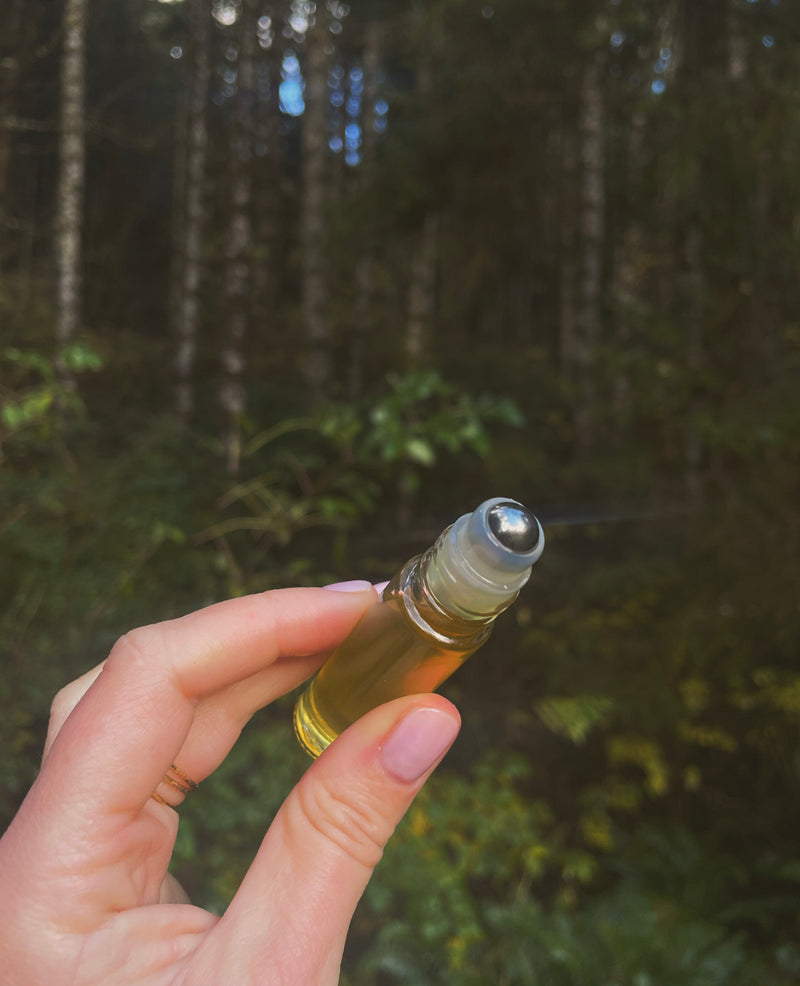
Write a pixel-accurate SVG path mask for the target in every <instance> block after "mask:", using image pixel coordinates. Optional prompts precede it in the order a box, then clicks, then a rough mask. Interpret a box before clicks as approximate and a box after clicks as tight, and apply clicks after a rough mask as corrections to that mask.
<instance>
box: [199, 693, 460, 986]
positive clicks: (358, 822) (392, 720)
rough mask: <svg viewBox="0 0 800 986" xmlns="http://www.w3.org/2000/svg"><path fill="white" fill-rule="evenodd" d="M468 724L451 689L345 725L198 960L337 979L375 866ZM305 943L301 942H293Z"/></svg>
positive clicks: (292, 978) (279, 821)
mask: <svg viewBox="0 0 800 986" xmlns="http://www.w3.org/2000/svg"><path fill="white" fill-rule="evenodd" d="M459 726H460V720H459V716H458V712H457V711H456V710H455V708H454V707H453V706H452V705H451V704H450V703H449V702H447V700H446V699H444V698H442V697H441V696H438V695H416V696H411V697H409V698H403V699H397V700H396V701H394V702H390V703H388V704H387V705H384V706H381V707H380V708H378V709H375V710H373V711H372V712H370V713H368V714H367V715H366V716H364V717H363V718H362V719H361V720H359V721H358V722H357V723H355V724H354V725H353V726H351V727H350V729H348V730H347V731H346V732H345V733H343V734H342V736H340V737H339V739H337V740H336V742H335V743H333V744H332V745H331V746H330V747H329V748H328V749H327V750H326V751H325V753H323V755H322V756H321V757H320V758H319V759H318V760H317V761H315V763H314V764H313V765H312V766H311V767H310V768H309V770H308V772H307V773H306V775H305V776H304V777H303V778H302V780H301V781H300V783H299V784H298V785H297V787H296V788H295V789H294V791H293V792H292V793H291V795H290V796H289V798H288V799H287V801H286V802H285V804H284V805H283V807H282V808H281V810H280V812H279V813H278V815H277V816H276V818H275V821H274V822H273V824H272V826H271V827H270V830H269V832H268V833H267V835H266V837H265V838H264V841H263V843H262V846H261V849H260V850H259V853H258V855H257V857H256V860H255V861H254V863H253V865H252V866H251V868H250V870H249V872H248V873H247V876H246V878H245V880H244V882H243V883H242V886H241V888H240V890H239V892H238V893H237V895H236V897H235V898H234V900H233V902H232V903H231V906H230V907H229V909H228V911H227V912H226V913H225V915H224V916H223V918H222V919H221V921H220V923H219V924H218V925H217V927H216V928H215V929H214V931H213V933H212V934H211V935H210V936H209V939H208V940H207V941H206V942H205V943H204V945H203V947H202V948H201V951H200V953H199V954H198V962H199V963H200V964H201V965H202V966H203V967H204V968H206V969H216V970H217V971H218V973H219V976H222V975H223V971H224V974H225V976H227V981H231V982H238V981H247V975H248V972H252V970H253V969H254V968H265V967H267V964H269V967H270V968H271V969H272V970H273V976H274V978H271V979H270V981H271V982H273V981H274V982H276V983H284V982H285V983H299V982H302V983H312V982H313V983H315V984H319V986H326V984H335V983H336V982H338V968H339V962H340V959H341V951H342V948H343V946H344V940H345V936H346V933H347V929H348V927H349V924H350V920H351V918H352V914H353V911H354V910H355V907H356V904H357V903H358V901H359V899H360V897H361V895H362V894H363V892H364V888H365V887H366V885H367V881H368V880H369V877H370V875H371V873H372V870H373V868H374V866H375V865H376V864H377V862H378V861H379V859H380V857H381V854H382V852H383V847H384V846H385V844H386V842H387V841H388V839H389V837H390V836H391V834H392V832H393V831H394V829H395V826H396V825H397V823H398V822H399V821H400V819H401V818H402V816H403V814H404V813H405V812H406V810H407V808H408V807H409V805H410V804H411V802H412V800H413V798H414V796H415V795H416V793H417V792H418V791H419V789H420V788H421V787H422V785H423V784H424V782H425V780H426V779H427V777H428V776H429V774H430V772H431V770H432V769H433V767H434V766H435V765H436V764H437V763H438V762H439V760H440V759H441V758H442V756H443V755H444V754H445V752H446V751H447V749H448V748H449V747H450V745H451V743H452V742H453V740H454V739H455V736H456V734H457V733H458V729H459ZM233 940H235V941H236V946H237V947H236V949H235V950H231V948H230V943H231V941H233ZM297 941H302V942H303V948H302V949H301V950H299V951H298V949H297V948H296V947H291V943H292V942H297ZM232 958H233V959H234V961H235V962H236V963H239V964H238V965H236V966H235V967H234V968H231V965H230V963H231V960H232ZM212 980H213V981H217V980H216V979H214V978H213V976H212V978H211V979H209V981H212ZM220 981H221V979H220Z"/></svg>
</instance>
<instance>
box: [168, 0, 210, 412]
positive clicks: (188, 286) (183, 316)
mask: <svg viewBox="0 0 800 986" xmlns="http://www.w3.org/2000/svg"><path fill="white" fill-rule="evenodd" d="M189 16H190V32H191V51H192V70H191V81H190V87H189V97H188V103H187V108H186V127H185V140H186V146H185V149H184V148H181V146H180V143H181V142H180V140H178V142H177V147H176V154H175V167H176V169H177V170H178V175H179V176H180V177H181V179H183V177H184V176H185V182H184V181H183V180H181V182H180V184H182V185H183V188H184V194H183V202H182V203H180V202H177V201H175V202H173V208H174V209H180V208H181V205H182V211H183V214H182V218H181V221H180V222H177V223H176V231H178V232H179V235H180V236H181V242H180V243H176V245H175V251H176V253H177V254H178V258H179V259H178V262H177V268H178V272H179V286H178V291H177V305H176V309H175V312H174V320H175V322H174V324H175V335H176V349H175V411H176V414H177V417H178V420H179V421H180V422H181V423H182V424H186V423H187V422H188V421H189V418H190V417H191V414H192V410H193V407H194V389H193V379H192V378H193V375H194V364H195V355H196V352H197V336H198V330H199V322H200V284H201V281H202V268H203V239H204V236H205V226H206V195H205V183H206V163H207V158H208V123H207V118H206V100H207V97H208V86H209V79H210V64H209V50H208V49H209V41H210V26H211V10H210V8H209V6H208V3H207V0H189ZM179 136H180V135H179ZM176 184H178V183H176Z"/></svg>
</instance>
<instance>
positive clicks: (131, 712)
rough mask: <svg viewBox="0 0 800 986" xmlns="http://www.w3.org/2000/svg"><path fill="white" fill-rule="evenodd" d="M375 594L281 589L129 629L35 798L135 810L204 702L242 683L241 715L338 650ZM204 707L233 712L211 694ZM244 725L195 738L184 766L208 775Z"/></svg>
mask: <svg viewBox="0 0 800 986" xmlns="http://www.w3.org/2000/svg"><path fill="white" fill-rule="evenodd" d="M374 598H375V596H374V592H373V590H372V589H371V588H370V587H369V586H368V585H366V584H365V590H364V591H362V592H346V593H343V592H331V591H328V590H325V589H280V590H275V591H273V592H269V593H264V594H262V595H257V596H248V597H243V598H240V599H233V600H228V601H227V602H224V603H218V604H216V605H214V606H210V607H208V608H207V609H204V610H201V611H199V612H197V613H193V614H191V615H190V616H186V617H182V618H181V619H177V620H173V621H170V622H168V623H162V624H158V625H155V626H151V627H144V628H142V629H140V630H136V631H134V632H133V633H131V634H127V635H126V636H125V637H123V638H122V639H121V640H120V641H119V642H118V643H117V645H116V646H115V647H114V649H113V650H112V653H111V655H110V656H109V658H108V659H107V661H106V662H105V664H104V665H103V666H102V669H101V670H100V671H99V673H98V674H97V675H96V678H95V680H94V682H93V683H92V684H91V687H89V688H88V691H86V693H85V695H84V696H83V697H82V698H81V700H80V701H79V702H78V704H77V706H76V707H75V709H74V710H73V712H72V714H71V715H69V718H68V719H67V721H66V722H64V723H63V725H62V726H61V730H60V732H59V733H58V736H57V737H56V739H55V741H54V742H53V743H52V746H51V748H50V750H49V753H48V756H47V760H46V763H45V764H44V767H43V770H42V772H41V773H40V775H39V778H38V779H37V782H36V784H35V785H34V790H33V791H32V797H34V799H37V798H38V800H39V801H40V805H39V807H40V808H41V809H42V810H50V811H53V810H54V809H53V807H52V806H56V805H57V806H58V813H59V816H60V818H61V819H63V820H64V823H65V824H70V823H75V820H76V819H77V818H80V819H83V820H85V821H86V824H88V820H89V819H98V818H102V817H103V815H104V814H109V813H111V814H118V813H125V812H135V811H138V810H139V809H141V807H142V806H143V805H144V804H145V803H146V802H147V801H148V799H149V797H150V794H151V793H152V791H153V790H155V788H156V786H157V785H158V784H159V781H160V779H161V778H162V776H163V775H164V773H165V772H166V770H167V768H168V767H169V765H170V764H171V763H173V762H175V761H176V759H177V758H178V755H179V753H180V752H181V749H182V747H183V746H184V744H185V743H186V741H187V738H188V737H189V735H190V731H191V729H192V725H193V723H194V720H195V715H196V713H197V712H198V710H199V708H200V706H201V703H202V702H203V700H207V701H208V700H209V699H210V698H211V697H212V696H213V695H215V694H216V693H219V692H221V691H222V690H224V689H226V688H231V687H233V686H236V689H238V691H236V689H235V690H234V695H233V708H234V710H235V709H236V708H238V709H239V710H240V712H241V713H243V712H244V710H246V709H250V710H251V711H252V704H253V701H254V700H255V697H256V693H257V695H258V697H259V698H261V697H263V696H264V695H267V696H272V695H273V694H274V693H276V691H277V690H279V689H285V688H287V687H293V686H294V685H295V684H298V683H299V682H300V681H301V680H302V679H303V677H305V676H306V675H307V674H308V672H309V668H310V666H311V663H312V662H313V661H314V660H317V659H316V658H314V655H316V654H319V653H321V652H327V651H329V650H331V649H333V648H334V647H335V646H336V645H337V644H338V643H339V642H340V641H341V640H342V639H343V638H344V637H345V636H346V634H347V633H348V632H349V630H350V629H351V628H352V627H353V625H354V624H355V622H356V621H357V619H358V618H359V616H360V615H361V614H362V613H363V612H364V610H365V609H366V608H367V607H368V606H369V605H370V603H372V602H373V601H374ZM75 684H76V686H77V688H76V690H79V688H80V686H79V685H78V683H75ZM64 701H65V704H66V702H67V701H68V697H67V698H65V700H64ZM237 702H238V706H237ZM255 707H257V706H255ZM204 715H206V716H207V717H209V720H213V719H214V718H215V717H216V718H217V719H220V718H224V717H225V715H227V713H224V712H222V711H220V708H218V707H216V708H215V705H214V703H213V702H211V703H209V704H208V705H207V707H206V710H205V712H204ZM228 719H229V720H230V716H228ZM230 721H232V722H235V711H234V713H233V720H230ZM240 728H241V722H240V723H239V725H238V729H240ZM238 729H237V728H236V726H235V725H233V726H232V727H231V728H229V729H227V730H222V734H223V735H221V736H219V737H218V738H217V739H215V737H214V736H213V735H212V736H210V738H209V742H208V743H206V744H198V747H197V752H196V755H195V756H194V757H193V761H194V762H192V763H182V764H181V766H182V768H183V769H184V770H185V771H186V773H187V774H188V775H189V776H190V777H194V779H196V780H200V779H202V777H203V776H205V775H206V774H208V773H209V772H210V771H211V770H213V769H214V768H215V767H216V766H217V765H218V764H219V762H221V760H222V759H223V758H224V756H225V754H226V753H227V751H228V749H229V748H230V745H231V743H232V741H233V739H235V736H236V734H237V733H238ZM211 732H212V733H213V730H212V731H211ZM88 805H90V806H91V812H87V810H86V808H87V806H88Z"/></svg>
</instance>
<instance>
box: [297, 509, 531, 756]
mask: <svg viewBox="0 0 800 986" xmlns="http://www.w3.org/2000/svg"><path fill="white" fill-rule="evenodd" d="M543 548H544V532H543V531H542V526H541V524H540V523H539V521H538V520H537V519H536V517H534V515H533V514H532V513H531V512H530V511H529V510H528V509H527V508H526V507H524V506H523V505H522V504H521V503H517V502H516V501H515V500H508V499H505V498H503V497H495V498H494V499H491V500H486V501H485V502H484V503H482V504H481V505H480V506H479V507H478V508H477V509H475V510H474V511H473V512H472V513H470V514H464V516H463V517H459V519H458V520H457V521H456V522H455V523H454V524H452V525H451V526H450V527H448V528H447V529H446V530H445V531H443V532H442V534H440V535H439V537H438V538H437V539H436V541H435V542H434V544H433V545H432V546H431V547H430V548H429V549H428V550H427V551H425V552H424V553H423V554H421V555H418V556H417V557H415V558H412V559H411V560H410V561H408V562H406V564H405V565H404V566H403V567H402V568H401V569H400V571H399V572H398V573H397V575H395V577H394V578H393V579H392V580H391V582H389V583H388V585H387V586H386V588H385V589H384V591H383V595H382V597H381V599H380V600H378V601H376V602H375V604H374V605H373V606H372V607H370V609H368V610H367V612H366V613H365V614H364V616H363V617H362V618H361V620H360V621H359V622H358V623H357V624H356V626H355V628H354V629H353V631H352V632H351V633H350V635H349V636H348V637H347V639H346V640H345V641H344V642H343V643H342V644H341V645H340V646H339V647H338V648H337V650H336V651H335V652H334V653H333V654H332V655H331V657H330V658H329V659H328V661H327V662H326V663H325V665H324V666H323V667H322V668H321V669H320V671H319V672H318V673H317V674H316V675H315V677H314V678H313V679H312V680H311V682H310V684H309V685H308V687H307V688H306V689H305V691H304V692H303V693H302V695H301V696H300V699H299V700H298V702H297V705H296V706H295V710H294V728H295V732H296V733H297V738H298V740H299V741H300V745H301V746H302V747H303V748H304V749H305V750H306V752H308V753H309V754H310V755H311V756H312V757H316V756H319V754H320V753H322V751H323V750H324V749H325V748H326V747H327V746H328V744H329V743H331V742H333V740H334V739H336V737H337V736H338V735H339V733H341V732H342V731H343V730H345V729H346V728H347V727H348V726H349V725H351V723H353V722H355V720H356V719H358V718H359V717H360V716H362V715H363V714H364V713H365V712H368V711H369V710H370V709H373V708H375V706H377V705H380V704H381V703H383V702H388V701H390V700H391V699H394V698H399V697H400V696H401V695H415V694H419V693H421V692H431V691H433V690H434V689H435V688H437V687H438V686H439V685H440V684H441V683H442V682H443V681H444V680H445V679H446V678H448V677H449V676H450V675H451V674H452V673H453V672H454V671H455V670H456V669H457V668H459V667H460V666H461V665H462V664H463V663H464V661H465V660H466V659H467V658H468V657H469V656H470V655H471V654H474V653H475V651H476V650H477V649H478V648H479V647H480V646H482V645H483V644H484V643H486V640H487V639H488V638H489V635H490V634H491V632H492V627H493V624H494V620H495V619H496V617H497V616H499V615H500V613H502V612H503V611H504V610H506V609H507V608H508V607H509V606H510V605H511V603H512V602H513V601H514V600H515V599H516V597H517V594H518V592H519V590H520V589H521V588H522V586H523V585H525V583H526V582H527V581H528V579H529V578H530V575H531V569H532V567H533V565H534V563H535V562H536V561H537V560H538V559H539V557H540V555H541V554H542V550H543Z"/></svg>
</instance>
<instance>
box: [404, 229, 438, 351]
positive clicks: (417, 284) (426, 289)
mask: <svg viewBox="0 0 800 986" xmlns="http://www.w3.org/2000/svg"><path fill="white" fill-rule="evenodd" d="M438 229H439V217H438V215H437V214H436V213H435V212H429V213H428V214H427V216H426V217H425V223H424V225H423V227H422V231H421V233H420V236H419V241H418V243H417V249H416V252H415V254H414V257H413V260H412V264H411V279H410V282H409V287H408V321H407V323H406V361H407V363H408V365H409V367H411V368H412V369H419V368H420V367H424V366H429V365H430V364H431V361H432V351H433V341H432V338H431V335H432V331H433V318H434V311H435V306H436V259H437V238H438V236H437V234H438Z"/></svg>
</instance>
